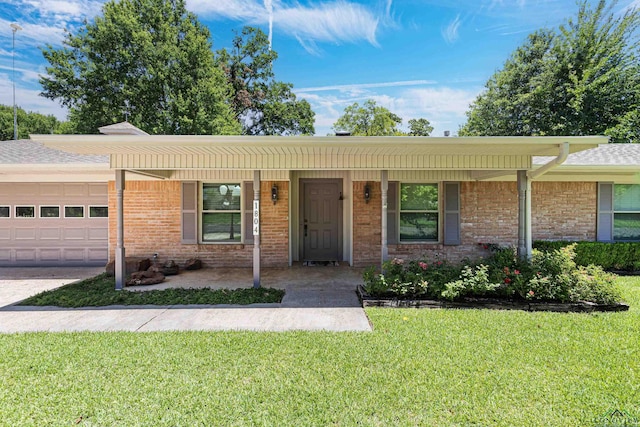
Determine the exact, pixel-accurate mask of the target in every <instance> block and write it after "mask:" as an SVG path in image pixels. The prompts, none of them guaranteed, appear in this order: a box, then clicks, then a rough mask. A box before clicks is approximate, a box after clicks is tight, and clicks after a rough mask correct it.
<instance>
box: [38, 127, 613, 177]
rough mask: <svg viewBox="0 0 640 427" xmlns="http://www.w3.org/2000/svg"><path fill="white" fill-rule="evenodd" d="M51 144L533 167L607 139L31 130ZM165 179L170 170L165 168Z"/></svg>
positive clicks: (239, 160) (323, 164)
mask: <svg viewBox="0 0 640 427" xmlns="http://www.w3.org/2000/svg"><path fill="white" fill-rule="evenodd" d="M31 138H32V139H34V140H37V141H39V142H42V143H43V144H44V145H46V146H47V147H51V148H55V149H59V150H63V151H68V152H72V153H78V154H108V155H109V156H110V167H111V168H112V169H125V170H140V171H147V173H149V172H150V171H153V170H156V171H170V170H194V169H223V170H313V169H324V170H327V169H329V170H331V169H333V170H344V169H349V170H381V169H397V170H415V169H432V170H477V171H495V170H523V169H526V170H530V169H531V168H532V166H533V164H532V157H533V156H556V155H557V154H558V150H559V147H561V146H562V145H563V144H564V143H569V147H570V148H569V150H570V152H571V153H574V152H578V151H582V150H586V149H590V148H594V147H596V146H598V145H599V144H603V143H607V142H608V138H607V137H602V136H586V137H556V136H547V137H511V136H504V137H459V138H451V137H355V136H351V137H343V136H328V137H310V136H290V137H281V136H205V135H197V136H194V135H179V136H173V135H148V136H145V135H32V136H31ZM159 175H160V176H161V177H163V178H169V177H170V174H169V175H168V174H166V173H160V174H159Z"/></svg>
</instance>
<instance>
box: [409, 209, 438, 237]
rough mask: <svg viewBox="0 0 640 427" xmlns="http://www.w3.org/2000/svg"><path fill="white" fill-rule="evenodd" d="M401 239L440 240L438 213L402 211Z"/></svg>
mask: <svg viewBox="0 0 640 427" xmlns="http://www.w3.org/2000/svg"><path fill="white" fill-rule="evenodd" d="M400 240H401V241H404V242H407V241H409V242H411V241H426V240H438V214H435V213H400Z"/></svg>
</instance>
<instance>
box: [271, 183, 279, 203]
mask: <svg viewBox="0 0 640 427" xmlns="http://www.w3.org/2000/svg"><path fill="white" fill-rule="evenodd" d="M271 200H273V204H274V205H275V204H276V202H277V201H278V186H276V185H275V184H273V187H271Z"/></svg>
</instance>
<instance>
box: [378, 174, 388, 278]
mask: <svg viewBox="0 0 640 427" xmlns="http://www.w3.org/2000/svg"><path fill="white" fill-rule="evenodd" d="M380 188H381V190H382V218H380V219H381V228H382V230H380V231H381V233H380V235H381V237H382V241H381V242H380V246H381V248H382V250H381V252H382V253H381V260H380V266H382V264H383V263H384V262H385V261H386V260H387V259H389V242H388V238H387V195H388V192H389V171H387V170H383V171H380Z"/></svg>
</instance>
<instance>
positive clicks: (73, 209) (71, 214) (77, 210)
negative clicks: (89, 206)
mask: <svg viewBox="0 0 640 427" xmlns="http://www.w3.org/2000/svg"><path fill="white" fill-rule="evenodd" d="M64 217H65V218H84V206H65V207H64Z"/></svg>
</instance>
